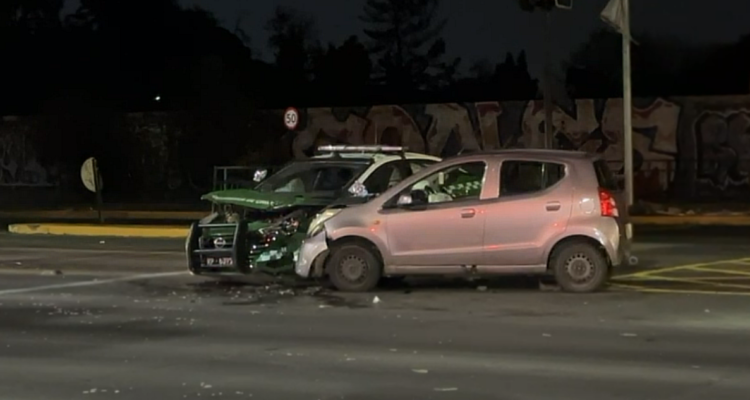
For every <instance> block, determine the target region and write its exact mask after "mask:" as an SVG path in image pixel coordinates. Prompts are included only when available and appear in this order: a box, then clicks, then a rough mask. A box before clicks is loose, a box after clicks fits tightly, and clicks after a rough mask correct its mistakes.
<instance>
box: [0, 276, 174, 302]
mask: <svg viewBox="0 0 750 400" xmlns="http://www.w3.org/2000/svg"><path fill="white" fill-rule="evenodd" d="M178 275H187V272H185V271H179V272H161V273H156V274H140V275H130V276H123V277H120V278H111V279H94V280H92V281H83V282H71V283H59V284H56V285H44V286H33V287H27V288H20V289H5V290H0V296H5V295H9V294H20V293H32V292H42V291H45V290H54V289H69V288H77V287H86V286H98V285H107V284H110V283H117V282H128V281H137V280H141V279H151V278H164V277H169V276H178Z"/></svg>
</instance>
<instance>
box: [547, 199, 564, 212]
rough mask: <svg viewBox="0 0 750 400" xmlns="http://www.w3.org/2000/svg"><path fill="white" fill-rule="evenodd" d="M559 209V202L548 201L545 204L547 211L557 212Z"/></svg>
mask: <svg viewBox="0 0 750 400" xmlns="http://www.w3.org/2000/svg"><path fill="white" fill-rule="evenodd" d="M560 207H561V205H560V202H559V201H550V202H549V203H547V211H557V210H559V209H560Z"/></svg>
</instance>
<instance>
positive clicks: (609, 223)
mask: <svg viewBox="0 0 750 400" xmlns="http://www.w3.org/2000/svg"><path fill="white" fill-rule="evenodd" d="M597 233H598V235H597V236H599V241H600V242H601V244H602V246H604V249H605V250H606V251H607V256H608V257H609V260H610V262H611V263H612V266H613V267H617V266H620V265H622V264H623V263H624V262H625V261H626V260H627V259H628V257H630V255H631V253H630V252H631V243H632V232H629V231H628V228H627V227H626V225H625V224H621V223H619V221H617V220H616V219H614V218H606V219H602V223H601V224H599V226H598V228H597Z"/></svg>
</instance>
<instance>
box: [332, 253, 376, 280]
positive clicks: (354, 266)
mask: <svg viewBox="0 0 750 400" xmlns="http://www.w3.org/2000/svg"><path fill="white" fill-rule="evenodd" d="M368 268H369V267H368V265H367V263H366V262H365V260H363V259H362V258H360V257H358V256H355V255H349V256H347V257H346V258H344V259H343V260H341V264H339V272H340V273H341V277H343V278H344V279H346V280H347V281H349V282H352V283H359V282H361V281H363V280H364V279H365V278H366V276H367V269H368Z"/></svg>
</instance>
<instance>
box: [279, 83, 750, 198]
mask: <svg viewBox="0 0 750 400" xmlns="http://www.w3.org/2000/svg"><path fill="white" fill-rule="evenodd" d="M301 113H302V118H301V120H302V124H301V125H300V126H299V128H298V131H297V132H296V136H295V138H294V141H293V144H292V153H293V154H294V156H295V157H298V158H299V157H306V156H308V155H309V154H311V152H312V151H313V149H314V148H315V147H316V146H318V145H320V144H328V143H339V144H378V143H379V144H391V145H404V146H408V147H409V148H410V149H413V150H414V151H420V152H421V151H426V152H429V153H431V154H434V155H441V156H449V155H454V154H457V153H459V152H461V151H463V150H478V149H503V148H514V147H537V146H539V144H541V143H543V137H544V134H545V132H544V109H543V107H542V102H541V101H531V102H481V103H447V104H427V105H386V106H382V105H381V106H374V107H370V108H351V109H336V108H310V109H307V110H301ZM279 121H281V118H279ZM280 123H281V122H280ZM553 126H554V132H553V135H552V136H553V138H554V139H553V145H554V146H555V147H556V148H562V149H571V150H572V149H575V150H584V151H589V152H597V153H601V154H603V155H604V157H605V158H606V159H607V160H608V161H609V162H610V164H611V165H612V167H613V169H614V170H615V171H621V169H622V162H623V154H624V149H623V131H622V100H621V99H604V100H577V101H575V102H573V103H572V104H571V105H570V106H556V108H555V110H554V113H553ZM633 131H634V135H633V147H634V149H633V150H634V152H633V160H634V167H635V170H636V176H635V180H636V182H635V183H636V188H637V189H638V191H639V193H640V194H641V195H648V194H656V193H663V192H665V191H667V190H671V191H672V192H674V193H675V194H680V195H685V196H689V195H696V194H699V193H704V194H708V193H709V192H712V193H716V194H720V193H724V194H731V195H732V196H736V195H739V194H743V193H748V194H749V195H750V191H749V190H748V189H749V185H748V183H749V182H748V172H750V97H745V96H740V97H707V98H654V99H637V100H636V101H635V104H634V109H633Z"/></svg>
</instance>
